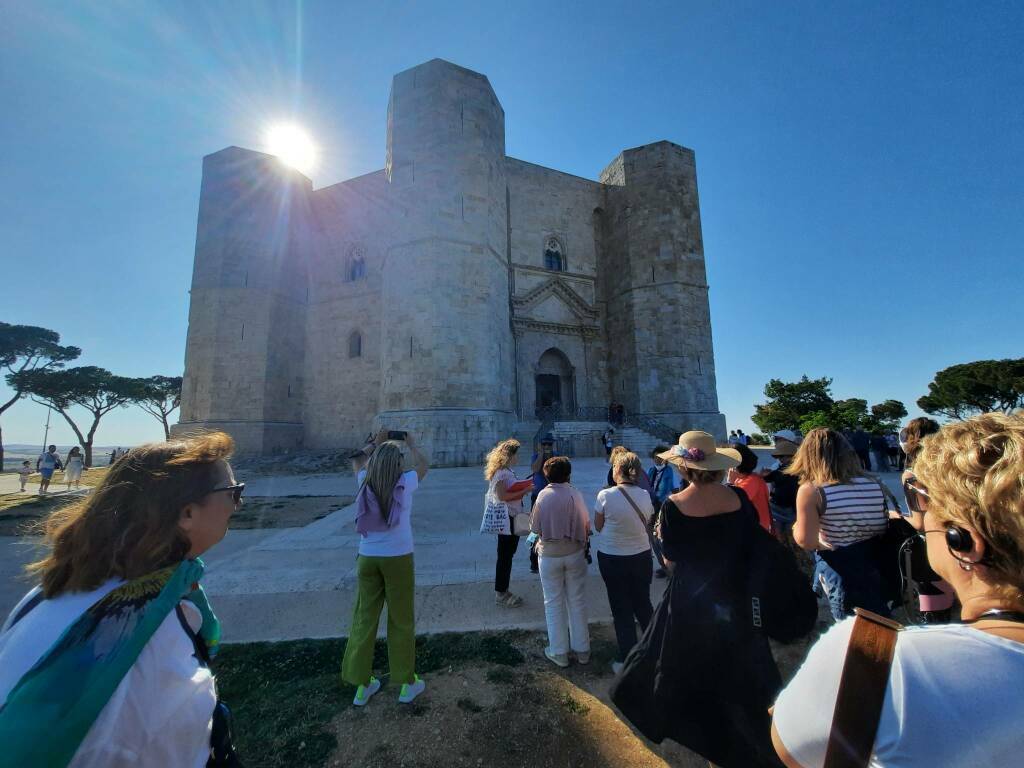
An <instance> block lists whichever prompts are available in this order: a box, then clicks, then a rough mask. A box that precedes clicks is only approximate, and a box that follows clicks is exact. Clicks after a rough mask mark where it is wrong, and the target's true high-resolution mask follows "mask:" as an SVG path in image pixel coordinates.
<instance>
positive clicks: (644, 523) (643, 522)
mask: <svg viewBox="0 0 1024 768" xmlns="http://www.w3.org/2000/svg"><path fill="white" fill-rule="evenodd" d="M615 487H616V488H618V489H619V493H621V494H622V495H623V496H625V497H626V501H628V502H629V506H631V507H632V508H633V511H634V512H636V516H637V517H639V518H640V525H642V526H643V527H644V528H645V529H646V528H647V521H646V520H644V515H643V512H641V511H640V507H638V506H637V505H636V502H635V501H633V500H632V499H631V498H629V494H628V493H626V489H625V487H623V485H622V484H621V483H620V484H619V485H617V486H615ZM633 487H634V488H635V487H636V486H633Z"/></svg>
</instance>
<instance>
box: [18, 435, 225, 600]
mask: <svg viewBox="0 0 1024 768" xmlns="http://www.w3.org/2000/svg"><path fill="white" fill-rule="evenodd" d="M234 448H235V444H234V441H232V439H231V437H230V436H228V435H226V434H225V433H223V432H210V433H206V434H198V435H195V436H190V437H185V438H181V439H178V440H174V441H172V442H168V443H150V444H148V445H140V446H138V447H137V448H133V449H132V450H131V451H129V452H128V453H127V454H126V455H125V456H123V457H122V458H121V459H120V460H119V461H117V462H116V463H115V464H114V465H113V466H112V467H111V468H110V470H109V471H108V472H107V474H106V475H105V476H104V478H103V479H102V480H101V481H100V483H99V485H98V486H96V488H95V489H94V490H93V491H92V493H90V494H89V495H88V496H86V497H85V498H84V499H82V500H81V501H78V502H75V503H72V504H69V505H68V506H66V507H63V508H61V509H58V510H56V511H55V512H53V513H52V514H50V516H49V517H47V518H46V519H45V520H44V521H43V522H41V523H40V524H39V526H38V527H39V528H41V529H42V531H43V534H44V537H45V538H44V542H45V545H46V546H47V548H48V549H49V553H48V554H47V555H46V556H45V557H43V558H41V559H39V560H37V561H36V562H34V563H31V564H30V565H28V566H26V571H27V572H28V573H29V574H31V575H34V576H38V577H39V580H40V583H41V584H42V588H43V594H44V595H45V596H46V597H47V598H52V597H56V596H57V595H60V594H62V593H64V592H88V591H91V590H94V589H96V588H98V587H99V586H100V585H101V584H103V582H105V581H107V580H108V579H112V578H119V579H126V580H127V579H134V578H138V577H139V576H144V575H146V574H147V573H152V572H153V571H156V570H159V569H160V568H164V567H166V566H169V565H174V564H175V563H179V562H181V561H182V560H184V559H185V558H186V557H187V556H188V553H189V551H190V550H191V549H192V545H191V543H190V541H189V538H188V536H186V535H185V532H184V531H182V530H181V528H179V527H178V521H179V519H180V517H181V510H182V509H183V508H184V507H185V506H186V505H188V504H191V503H194V502H197V501H199V500H200V499H202V498H203V497H204V496H206V495H207V494H208V493H210V491H212V490H213V488H214V486H215V485H216V483H217V481H218V476H217V472H216V466H217V464H218V462H221V461H226V460H227V459H228V458H229V457H230V456H231V453H232V451H233V450H234Z"/></svg>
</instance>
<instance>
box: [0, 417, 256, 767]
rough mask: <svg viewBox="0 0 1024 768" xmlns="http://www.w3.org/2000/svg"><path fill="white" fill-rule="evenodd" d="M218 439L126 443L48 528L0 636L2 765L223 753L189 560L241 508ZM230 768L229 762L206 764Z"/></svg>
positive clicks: (209, 647) (206, 617)
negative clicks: (27, 584)
mask: <svg viewBox="0 0 1024 768" xmlns="http://www.w3.org/2000/svg"><path fill="white" fill-rule="evenodd" d="M233 448H234V444H233V442H232V440H231V438H230V437H228V436H227V435H226V434H224V433H222V432H215V433H212V434H207V435H202V436H198V437H191V438H185V439H179V440H173V441H171V442H166V443H153V444H150V445H143V446H140V447H138V448H134V449H133V450H132V451H130V452H129V453H128V454H127V455H126V456H125V457H123V458H122V459H121V460H120V461H119V462H117V463H116V464H115V465H114V466H113V467H111V469H110V471H109V472H108V473H107V475H106V477H105V478H104V479H103V480H102V481H101V482H100V484H99V485H98V486H97V487H96V488H95V489H94V490H93V491H92V493H91V494H89V495H88V496H86V497H85V498H84V499H82V500H81V501H78V502H75V503H73V504H71V505H70V506H67V507H64V508H62V509H60V510H58V511H56V512H54V513H53V514H52V515H51V516H50V517H49V519H48V520H47V521H46V523H45V543H46V545H47V548H48V550H49V551H48V552H47V553H46V554H45V556H44V557H42V558H41V559H40V560H38V561H37V562H35V563H32V564H31V565H30V566H28V572H29V574H30V575H31V576H33V577H35V578H36V579H38V580H39V586H37V587H35V588H34V589H32V590H31V591H30V592H29V593H28V594H27V595H26V596H25V598H24V599H23V600H22V601H21V602H20V603H19V604H18V605H17V606H16V607H15V609H14V611H12V612H11V615H10V616H9V617H8V619H7V621H6V622H5V623H4V625H3V627H2V629H0V702H3V704H2V706H0V743H2V744H3V751H4V759H5V760H10V762H9V763H5V764H9V765H47V766H67V765H70V766H100V765H102V766H126V765H129V764H131V765H181V766H197V767H198V766H204V765H206V764H207V759H209V758H210V756H211V747H212V748H213V749H214V750H215V752H216V754H217V756H218V758H219V759H222V760H228V759H229V758H228V755H231V754H233V750H231V748H230V742H229V741H227V742H224V741H222V738H223V734H224V733H225V732H226V730H227V729H226V709H224V708H223V706H222V705H218V703H217V692H216V687H215V685H214V680H213V674H212V672H211V671H210V668H209V666H208V662H209V658H210V656H211V655H212V654H213V653H214V652H215V651H216V648H217V645H218V641H219V637H220V628H219V624H218V623H217V619H216V617H215V616H214V615H213V613H212V611H211V610H210V606H209V603H207V601H206V597H205V595H204V593H203V591H202V589H201V587H199V586H198V582H199V579H200V577H201V575H202V573H203V563H202V561H201V560H199V559H198V558H199V555H201V554H203V553H204V552H205V551H206V550H208V549H209V548H210V547H212V546H213V545H214V544H216V543H217V542H218V541H220V540H221V539H222V538H223V537H224V534H225V532H226V531H227V527H228V520H229V519H230V517H231V514H232V513H233V512H234V511H235V510H236V509H237V508H238V506H239V505H240V504H241V502H242V491H243V490H244V488H245V484H244V483H236V482H235V477H234V474H233V472H232V470H231V466H230V465H229V464H228V461H227V460H228V457H229V456H230V455H231V452H232V449H233ZM217 764H218V765H220V764H224V765H226V764H229V763H227V762H223V763H217Z"/></svg>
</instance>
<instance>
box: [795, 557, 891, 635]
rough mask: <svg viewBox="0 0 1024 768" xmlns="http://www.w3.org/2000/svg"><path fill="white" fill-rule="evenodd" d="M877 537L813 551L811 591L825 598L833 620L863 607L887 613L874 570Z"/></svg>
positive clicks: (876, 571)
mask: <svg viewBox="0 0 1024 768" xmlns="http://www.w3.org/2000/svg"><path fill="white" fill-rule="evenodd" d="M879 541H880V539H879V538H877V537H876V538H874V539H868V540H867V541H861V542H858V543H856V544H851V545H849V546H848V547H839V548H838V549H823V550H819V551H817V552H815V553H814V591H815V592H817V593H818V594H819V595H822V596H823V597H825V598H827V599H828V604H829V608H831V610H832V618H834V619H835V620H836V621H839V620H840V619H843V618H846V617H847V616H852V615H853V609H854V608H865V609H867V610H869V611H873V612H874V613H877V614H879V615H880V616H889V615H890V612H889V606H888V604H887V603H886V602H885V598H884V596H883V592H882V574H881V573H880V571H879V570H878V564H877V563H878V554H879V553H878V545H879Z"/></svg>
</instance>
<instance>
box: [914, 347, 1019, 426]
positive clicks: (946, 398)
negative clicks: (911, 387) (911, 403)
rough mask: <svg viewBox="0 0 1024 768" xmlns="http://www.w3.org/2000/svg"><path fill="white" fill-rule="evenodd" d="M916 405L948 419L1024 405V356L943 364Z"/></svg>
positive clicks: (1008, 410) (1009, 409)
mask: <svg viewBox="0 0 1024 768" xmlns="http://www.w3.org/2000/svg"><path fill="white" fill-rule="evenodd" d="M917 406H918V408H920V409H921V410H922V411H924V412H925V413H930V414H933V415H940V416H946V417H948V418H951V419H965V418H967V417H968V416H972V415H974V414H977V413H988V412H990V411H1003V412H1004V413H1009V412H1010V411H1012V410H1014V409H1016V408H1021V407H1024V358H1017V359H1010V360H977V361H975V362H973V363H961V364H959V365H951V366H950V367H948V368H943V369H942V370H941V371H939V372H938V373H936V374H935V379H934V380H933V381H932V383H931V384H929V385H928V394H927V395H925V396H924V397H921V398H920V399H918V401H917Z"/></svg>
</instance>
